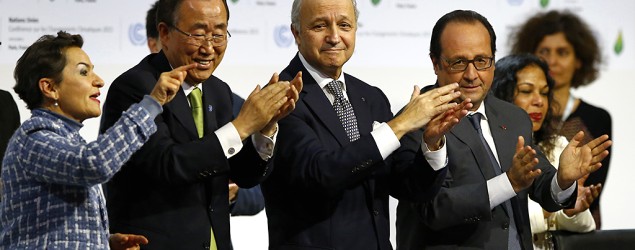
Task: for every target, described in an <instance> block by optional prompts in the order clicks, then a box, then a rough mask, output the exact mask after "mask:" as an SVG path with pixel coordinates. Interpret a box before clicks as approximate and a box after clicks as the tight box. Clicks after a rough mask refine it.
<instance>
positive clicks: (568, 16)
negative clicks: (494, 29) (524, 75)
mask: <svg viewBox="0 0 635 250" xmlns="http://www.w3.org/2000/svg"><path fill="white" fill-rule="evenodd" d="M559 32H562V33H564V36H565V37H566V39H567V41H568V42H569V43H571V45H572V46H573V50H574V51H575V56H576V58H577V59H578V60H580V62H581V67H580V68H579V69H577V70H576V71H575V73H574V74H573V79H571V87H574V88H577V87H580V86H584V85H588V84H590V83H591V82H593V81H594V80H595V79H597V77H598V74H599V70H600V69H599V67H600V63H601V62H602V56H601V54H600V53H601V51H600V48H599V46H598V43H597V41H596V40H595V37H594V36H593V32H591V29H590V28H589V26H587V25H586V24H585V23H584V22H583V21H582V20H581V19H580V18H579V17H578V16H576V15H575V14H573V13H571V12H568V11H564V12H558V11H555V10H553V11H549V12H547V13H541V14H537V15H535V16H533V17H532V18H530V19H529V20H527V22H526V23H525V24H523V25H522V26H521V27H520V29H519V30H518V32H517V33H516V34H514V35H513V36H512V41H513V42H512V53H532V54H533V53H535V52H536V48H537V47H538V44H540V42H541V41H542V39H544V37H545V36H548V35H552V34H555V33H559Z"/></svg>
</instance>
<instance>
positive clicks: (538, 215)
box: [492, 54, 602, 249]
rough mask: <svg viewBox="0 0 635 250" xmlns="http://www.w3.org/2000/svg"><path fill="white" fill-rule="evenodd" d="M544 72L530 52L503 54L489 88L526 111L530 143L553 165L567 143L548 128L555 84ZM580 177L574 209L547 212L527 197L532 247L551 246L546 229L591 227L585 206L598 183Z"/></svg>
mask: <svg viewBox="0 0 635 250" xmlns="http://www.w3.org/2000/svg"><path fill="white" fill-rule="evenodd" d="M548 72H549V68H548V66H547V64H545V63H544V62H543V61H541V60H540V59H539V58H537V57H535V56H533V55H530V54H524V55H510V56H507V57H504V58H502V59H500V60H499V61H498V62H496V70H495V72H494V81H493V84H492V85H493V88H492V89H493V90H492V91H493V93H494V95H495V96H496V97H498V98H500V99H502V100H505V101H508V102H511V103H514V104H516V105H517V106H519V107H520V108H522V109H524V110H525V111H527V114H528V115H529V118H530V119H531V122H532V125H533V127H532V129H533V131H534V134H533V136H534V142H535V143H536V144H538V146H539V147H540V149H541V150H542V151H543V153H545V156H547V159H549V161H550V162H551V164H552V165H553V166H555V167H556V168H557V167H558V164H559V160H558V159H559V157H560V154H561V153H562V151H563V150H564V148H565V147H566V146H567V144H568V143H569V142H568V141H567V139H566V138H564V137H563V136H559V135H555V134H554V131H553V128H552V123H551V119H552V117H553V116H552V108H551V103H552V98H553V87H554V85H555V83H554V80H553V79H552V78H551V77H550V76H549V75H548ZM584 179H585V178H583V179H580V180H578V199H577V201H576V204H575V207H574V208H571V209H563V210H560V211H557V212H555V213H549V212H547V211H544V210H543V209H542V208H541V207H540V204H538V203H536V202H534V201H532V200H529V203H528V204H529V220H530V225H531V232H532V234H533V235H534V237H533V240H534V241H533V242H534V248H535V249H553V245H552V244H551V238H550V234H549V233H548V232H547V231H555V230H567V231H572V232H580V233H585V232H590V231H593V230H594V229H595V222H594V220H593V216H592V215H591V212H589V209H588V208H589V205H590V204H591V203H592V202H593V200H594V199H595V198H597V196H598V195H599V192H600V190H601V189H602V185H601V184H598V185H591V186H589V187H584V186H583V185H582V184H583V183H584Z"/></svg>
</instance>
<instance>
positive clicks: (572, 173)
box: [558, 131, 613, 190]
mask: <svg viewBox="0 0 635 250" xmlns="http://www.w3.org/2000/svg"><path fill="white" fill-rule="evenodd" d="M583 138H584V132H582V131H580V132H578V133H577V134H576V135H575V136H574V137H573V138H572V139H571V141H570V142H569V144H568V145H567V147H565V149H564V151H563V152H562V154H560V166H559V167H558V185H560V188H561V189H563V190H564V189H567V188H569V187H570V186H571V185H573V182H575V181H576V180H577V179H580V178H582V177H583V176H585V175H588V174H589V173H592V172H595V171H596V170H598V169H599V168H600V167H602V160H604V158H606V156H608V155H609V151H608V150H607V149H608V148H609V147H610V146H611V144H612V143H613V142H612V141H611V140H609V136H608V135H602V136H600V137H598V138H595V139H593V140H592V141H590V142H589V143H587V144H584V145H581V144H582V139H583Z"/></svg>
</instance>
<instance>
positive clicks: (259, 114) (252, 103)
mask: <svg viewBox="0 0 635 250" xmlns="http://www.w3.org/2000/svg"><path fill="white" fill-rule="evenodd" d="M273 80H277V75H274V76H273V77H272V80H271V81H273ZM291 88H292V86H291V84H290V83H289V82H276V83H275V84H267V87H266V88H262V89H261V88H260V85H257V86H256V88H255V89H254V90H253V91H252V92H251V94H249V96H248V97H247V99H246V100H245V103H244V104H243V106H242V108H241V109H240V112H239V113H238V116H237V117H236V119H234V120H233V121H232V124H234V127H236V130H238V134H239V135H240V139H241V140H244V139H245V138H247V137H248V136H250V135H251V134H253V133H255V132H257V131H263V134H265V135H271V134H273V132H275V123H273V126H272V124H270V122H271V120H272V119H273V118H274V116H276V115H279V113H280V109H281V108H282V107H283V106H284V105H285V104H287V102H288V101H289V99H290V98H289V97H287V94H288V93H289V91H290V90H291ZM293 88H295V86H293ZM296 92H297V91H296ZM294 105H295V101H294ZM294 107H295V106H294ZM265 127H267V128H266V130H267V131H264V128H265ZM272 130H273V131H272Z"/></svg>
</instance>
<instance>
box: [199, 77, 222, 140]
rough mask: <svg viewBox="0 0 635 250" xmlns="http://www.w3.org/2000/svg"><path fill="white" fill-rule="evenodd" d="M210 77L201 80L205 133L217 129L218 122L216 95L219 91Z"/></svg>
mask: <svg viewBox="0 0 635 250" xmlns="http://www.w3.org/2000/svg"><path fill="white" fill-rule="evenodd" d="M211 79H212V77H210V79H208V80H207V81H205V82H203V114H205V115H204V117H205V134H209V133H212V132H214V131H216V129H218V123H217V121H216V112H217V108H218V105H217V103H216V100H218V99H219V98H216V96H217V95H218V94H220V93H218V92H219V91H218V90H217V89H216V87H217V86H215V84H214V82H213V81H212V80H211Z"/></svg>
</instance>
